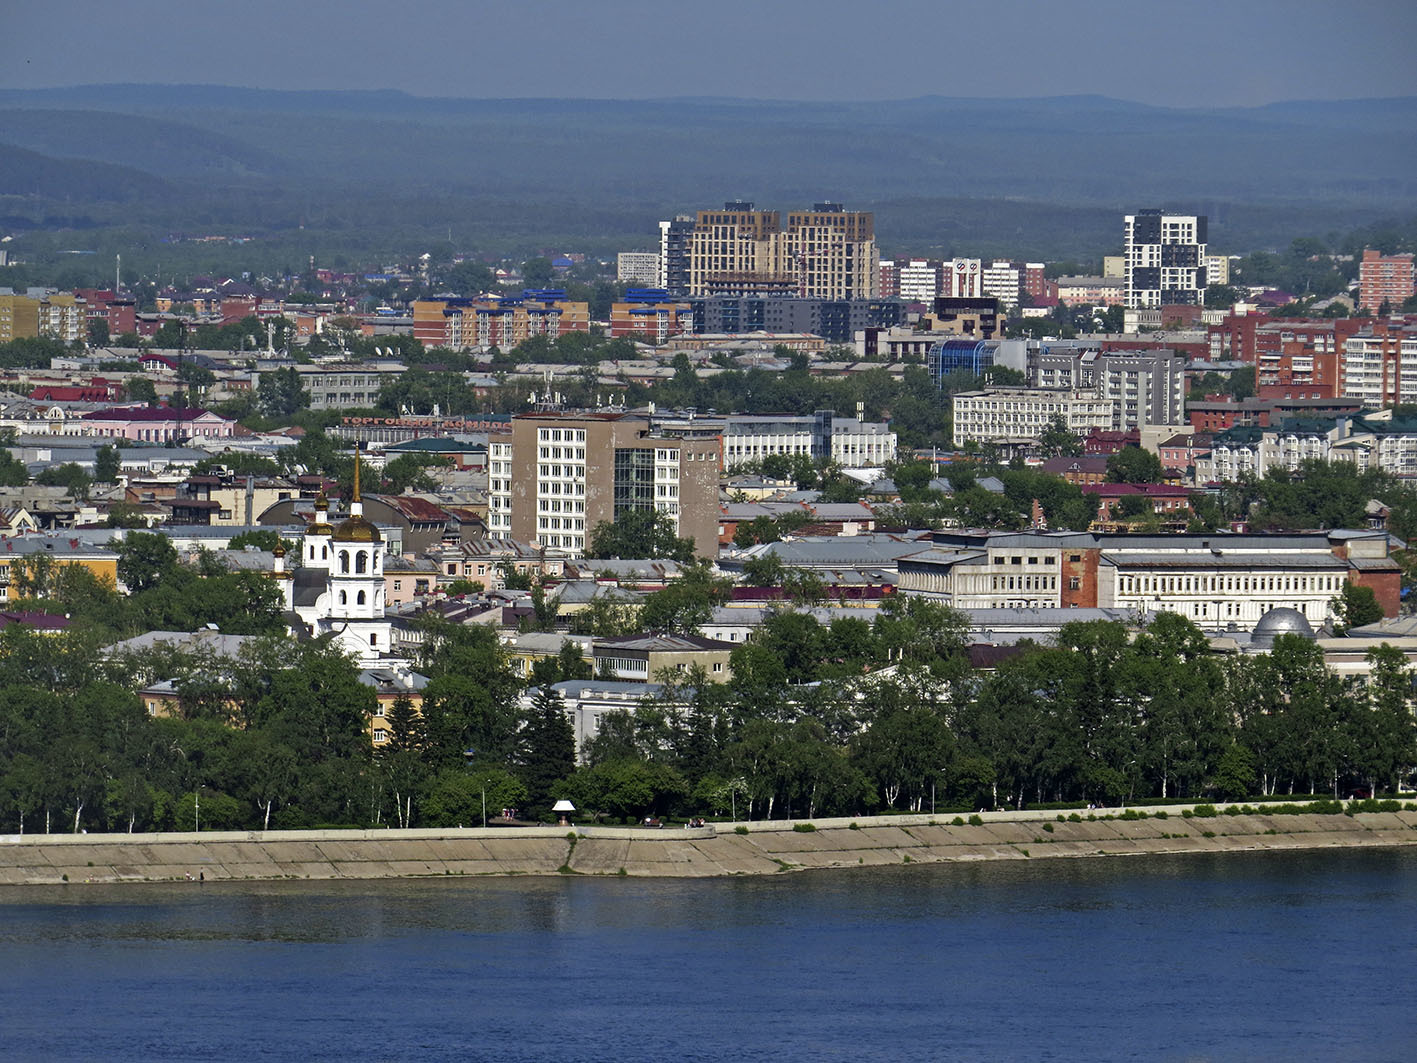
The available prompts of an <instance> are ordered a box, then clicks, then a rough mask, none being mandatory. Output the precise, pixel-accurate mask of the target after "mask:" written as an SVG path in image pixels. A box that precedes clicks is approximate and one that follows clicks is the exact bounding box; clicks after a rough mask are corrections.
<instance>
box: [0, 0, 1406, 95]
mask: <svg viewBox="0 0 1417 1063" xmlns="http://www.w3.org/2000/svg"><path fill="white" fill-rule="evenodd" d="M7 6H8V7H9V8H10V10H9V11H8V12H7V14H6V17H5V22H4V25H5V37H4V39H3V40H0V87H4V88H40V87H52V86H63V85H85V84H102V83H111V82H139V83H162V84H219V85H241V86H248V87H253V88H272V89H361V88H362V89H399V90H402V91H405V92H408V93H410V94H413V95H418V96H458V97H526V96H542V97H547V96H550V97H582V98H654V97H670V96H732V97H747V98H757V99H811V100H872V99H903V98H910V97H915V96H924V95H941V96H977V97H1019V96H1060V95H1076V94H1097V95H1104V96H1112V97H1116V98H1119V99H1126V100H1134V101H1136V102H1140V103H1148V104H1156V105H1161V106H1168V107H1230V106H1240V107H1243V106H1256V105H1260V104H1265V103H1271V102H1275V101H1279V100H1294V99H1352V98H1360V97H1375V96H1409V95H1417V62H1414V61H1413V59H1412V51H1413V45H1414V43H1417V3H1414V2H1413V0H1348V2H1345V3H1335V2H1333V0H1329V2H1319V0H1183V2H1180V3H1176V2H1168V3H1153V2H1152V0H1068V2H1062V3H1059V2H1053V0H981V2H951V0H698V2H696V3H692V4H691V3H676V2H674V0H658V2H649V0H578V2H567V0H521V2H519V3H517V2H507V0H500V2H497V3H488V2H485V0H456V2H450V0H405V2H402V3H390V2H389V0H379V2H372V0H293V2H292V0H282V2H273V0H241V2H240V3H224V4H218V3H213V2H206V0H197V2H195V3H194V2H192V0H180V2H178V0H124V2H122V3H118V4H115V3H113V2H112V0H104V2H102V3H100V2H96V0H44V2H43V3H39V2H35V0H29V2H24V3H16V4H11V5H7Z"/></svg>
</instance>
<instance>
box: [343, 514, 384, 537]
mask: <svg viewBox="0 0 1417 1063" xmlns="http://www.w3.org/2000/svg"><path fill="white" fill-rule="evenodd" d="M331 538H332V539H333V540H334V541H335V542H337V543H378V542H383V539H384V537H383V536H382V535H380V534H379V529H378V528H376V527H374V525H372V524H370V523H369V522H368V521H367V520H365V519H364V518H363V517H362V516H356V517H350V518H349V519H348V520H346V521H341V522H340V523H339V524H337V525H336V526H335V531H334V535H333V536H331Z"/></svg>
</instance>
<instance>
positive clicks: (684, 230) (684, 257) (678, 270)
mask: <svg viewBox="0 0 1417 1063" xmlns="http://www.w3.org/2000/svg"><path fill="white" fill-rule="evenodd" d="M693 238H694V219H693V218H692V217H690V216H689V215H687V214H680V215H677V216H676V217H675V218H674V220H673V221H662V222H660V223H659V277H658V278H657V279H656V280H655V286H656V287H659V288H663V289H664V290H665V291H667V292H668V293H669V294H670V295H688V294H689V248H690V245H691V244H692V242H693Z"/></svg>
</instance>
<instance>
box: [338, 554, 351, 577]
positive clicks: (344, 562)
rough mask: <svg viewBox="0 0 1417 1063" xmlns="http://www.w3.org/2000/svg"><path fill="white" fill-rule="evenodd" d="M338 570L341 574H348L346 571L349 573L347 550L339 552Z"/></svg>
mask: <svg viewBox="0 0 1417 1063" xmlns="http://www.w3.org/2000/svg"><path fill="white" fill-rule="evenodd" d="M339 570H340V571H341V572H348V571H349V551H348V550H341V551H340V552H339Z"/></svg>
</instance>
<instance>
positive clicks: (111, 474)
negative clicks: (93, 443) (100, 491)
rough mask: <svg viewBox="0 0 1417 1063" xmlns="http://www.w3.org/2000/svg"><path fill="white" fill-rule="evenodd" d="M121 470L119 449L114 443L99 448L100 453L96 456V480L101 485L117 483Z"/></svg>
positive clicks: (94, 471)
mask: <svg viewBox="0 0 1417 1063" xmlns="http://www.w3.org/2000/svg"><path fill="white" fill-rule="evenodd" d="M121 468H122V463H121V456H120V455H119V453H118V448H117V447H115V446H114V445H113V444H112V443H105V444H104V445H103V446H101V447H99V448H98V453H97V454H96V455H95V456H94V466H93V478H94V480H96V481H97V482H98V483H101V484H111V483H116V482H117V480H118V473H119V470H120V469H121Z"/></svg>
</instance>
